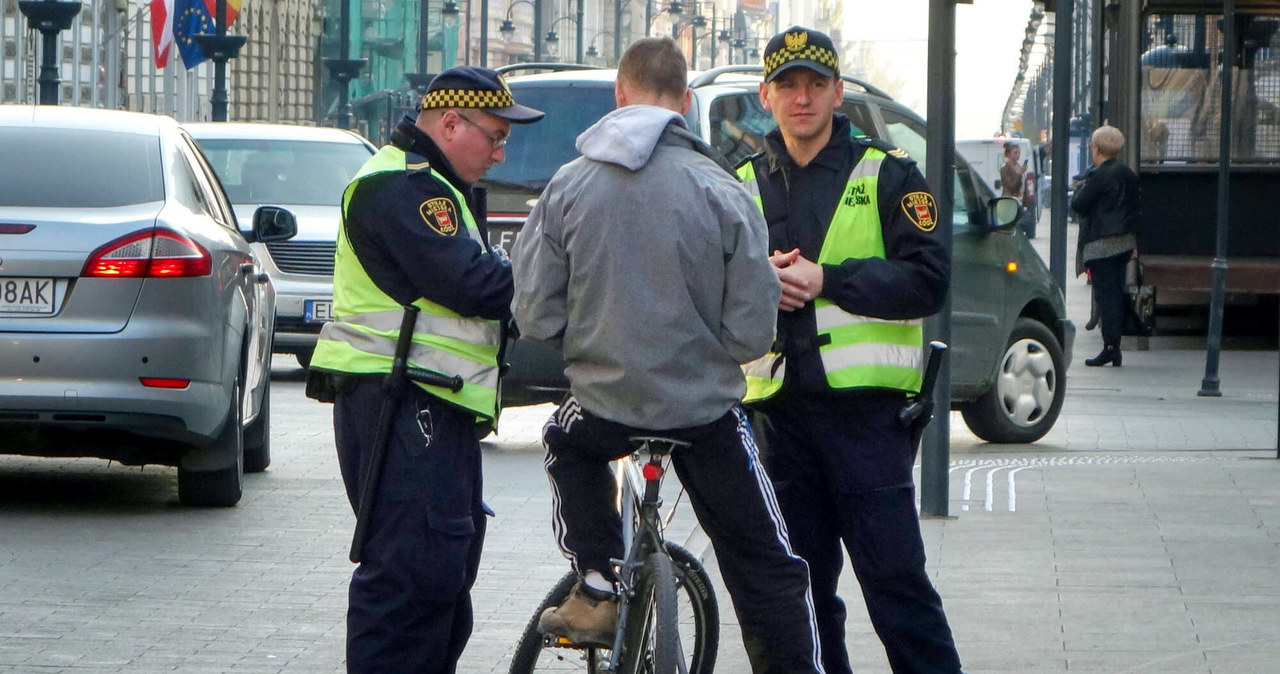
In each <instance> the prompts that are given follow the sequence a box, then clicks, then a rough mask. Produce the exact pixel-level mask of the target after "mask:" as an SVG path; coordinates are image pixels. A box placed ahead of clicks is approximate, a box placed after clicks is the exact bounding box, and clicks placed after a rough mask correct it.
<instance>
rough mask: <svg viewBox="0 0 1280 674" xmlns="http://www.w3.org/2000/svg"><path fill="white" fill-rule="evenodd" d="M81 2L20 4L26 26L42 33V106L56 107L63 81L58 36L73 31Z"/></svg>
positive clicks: (34, 0) (33, 0)
mask: <svg viewBox="0 0 1280 674" xmlns="http://www.w3.org/2000/svg"><path fill="white" fill-rule="evenodd" d="M80 7H81V4H80V2H78V1H77V2H54V1H53V0H20V1H19V2H18V10H19V11H21V12H22V14H23V15H25V16H26V17H27V26H28V27H30V28H31V29H32V30H38V31H40V51H41V58H40V75H39V77H37V78H36V81H37V82H39V83H40V105H57V104H58V89H59V85H61V84H62V79H61V78H60V77H59V76H58V62H59V60H60V59H59V58H58V33H60V32H62V31H64V30H67V29H68V28H70V27H71V20H72V19H73V18H74V17H75V15H76V14H79V13H80Z"/></svg>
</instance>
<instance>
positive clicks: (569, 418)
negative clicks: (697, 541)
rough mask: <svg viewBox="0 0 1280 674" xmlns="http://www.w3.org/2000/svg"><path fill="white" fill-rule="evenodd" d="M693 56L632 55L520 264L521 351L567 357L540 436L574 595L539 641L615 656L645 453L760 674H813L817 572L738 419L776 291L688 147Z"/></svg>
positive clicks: (655, 45)
mask: <svg viewBox="0 0 1280 674" xmlns="http://www.w3.org/2000/svg"><path fill="white" fill-rule="evenodd" d="M687 81H688V69H687V65H686V62H685V59H684V55H683V54H682V53H681V52H680V48H679V46H678V45H677V44H676V43H675V41H674V40H672V39H671V38H667V37H663V38H645V39H642V40H639V41H637V42H635V43H633V44H632V45H631V46H630V47H628V48H627V51H626V53H624V54H623V56H622V60H621V62H620V63H619V64H618V76H617V83H616V84H615V86H614V94H615V97H616V98H617V103H618V108H617V109H616V110H614V111H613V112H611V113H609V114H608V115H605V116H604V118H602V119H601V120H600V121H599V122H597V123H596V124H595V125H593V126H592V127H591V128H589V129H587V130H586V131H584V132H583V133H582V135H580V136H578V140H577V147H578V150H579V151H580V152H582V156H581V157H580V158H578V159H575V160H574V161H572V162H570V163H568V164H566V165H565V166H563V167H561V169H560V170H559V171H558V172H556V174H555V176H554V177H552V179H551V182H550V183H548V184H547V188H546V190H545V191H544V192H543V194H542V196H541V197H540V198H539V199H538V203H537V205H536V206H534V208H533V211H532V212H531V213H530V214H529V220H528V223H527V224H526V225H525V227H524V229H523V230H522V231H521V233H520V237H519V238H518V239H517V240H516V247H515V249H514V250H513V251H512V258H513V260H514V264H515V278H516V299H515V316H516V323H517V325H518V326H519V328H520V331H521V334H522V335H524V336H527V337H533V338H536V339H542V340H548V341H550V342H552V343H554V344H557V345H558V346H559V347H560V349H561V351H562V352H563V354H564V361H565V375H566V376H567V377H568V379H569V388H570V392H571V395H570V396H569V398H568V399H567V400H566V401H565V402H564V403H563V404H561V405H560V408H559V409H558V410H556V412H555V413H554V414H553V415H552V417H551V419H550V420H548V421H547V424H546V426H545V427H544V428H543V442H544V444H545V445H546V447H547V462H546V468H547V476H548V477H549V478H550V480H551V484H552V495H553V496H554V497H555V498H554V501H553V508H554V525H555V533H556V542H557V543H558V544H559V545H560V548H561V551H562V552H563V553H564V555H565V557H567V558H569V559H570V560H571V562H572V564H573V569H574V571H576V572H577V573H578V576H579V578H580V580H579V582H578V584H577V585H576V586H575V588H574V590H573V592H572V593H571V594H570V596H569V598H568V599H567V600H566V601H565V602H564V604H562V605H561V606H558V607H555V608H550V609H547V610H546V611H545V612H544V613H543V614H542V616H541V618H540V620H539V623H538V626H539V629H540V630H542V632H543V633H544V634H552V635H556V636H563V637H568V638H569V639H571V640H572V641H574V642H576V643H579V644H590V645H595V646H605V647H611V646H612V645H613V635H614V632H615V630H616V628H617V622H618V605H617V602H616V601H615V596H616V595H615V592H616V591H615V588H614V583H615V581H616V578H615V577H614V576H613V565H612V563H611V562H610V560H612V559H620V558H622V557H623V556H624V554H625V551H624V550H623V547H622V522H621V518H620V516H619V513H618V511H617V508H616V506H615V503H616V494H617V484H616V482H615V480H614V475H613V473H612V471H611V470H610V469H609V462H610V461H612V460H613V459H617V458H619V457H622V456H625V455H627V454H629V453H630V452H631V447H630V443H629V442H628V439H629V438H630V437H632V436H636V435H659V436H669V437H672V438H675V439H678V440H683V441H685V442H689V443H691V445H690V446H688V447H678V448H676V449H675V450H674V451H673V452H672V456H671V460H672V463H673V464H674V466H675V469H676V474H677V475H678V476H679V477H680V482H681V484H683V485H684V487H685V489H686V491H687V492H688V494H689V502H690V503H691V504H692V505H693V510H694V513H695V514H696V515H697V516H698V522H699V523H700V524H701V525H702V528H703V530H705V531H706V533H707V536H708V538H710V539H711V544H712V545H713V546H714V548H715V552H716V559H717V560H718V561H719V564H720V571H721V574H722V575H723V577H724V581H725V586H726V587H727V588H728V590H729V596H730V597H731V598H732V600H733V606H734V610H735V612H736V614H737V616H738V622H739V624H740V625H741V627H742V639H743V642H744V645H745V646H746V651H747V655H748V658H749V659H750V661H751V669H752V671H753V672H755V673H756V674H765V673H777V674H783V673H794V674H803V673H806V672H808V673H813V672H820V671H821V665H820V660H819V658H820V655H819V653H818V637H817V634H816V629H815V626H814V615H813V608H812V601H811V599H810V596H809V578H808V568H807V567H806V566H805V563H804V561H803V560H802V559H800V557H799V556H798V555H796V554H795V553H794V552H792V550H791V548H790V546H789V544H788V542H787V533H786V529H785V527H784V526H783V524H782V516H781V514H780V513H779V512H778V509H777V505H776V500H775V497H774V494H773V488H772V486H771V484H770V482H769V478H768V476H767V475H766V474H765V473H764V471H763V469H762V467H761V465H760V461H759V458H758V455H757V450H756V445H755V442H754V440H753V438H752V435H751V428H750V426H749V425H748V423H747V418H746V413H745V412H744V411H743V410H742V408H741V406H740V401H741V398H742V394H743V390H744V388H745V384H744V381H743V376H742V370H741V368H740V365H741V364H742V363H745V362H747V361H750V360H751V359H753V358H756V357H758V356H760V355H761V354H763V353H764V352H765V351H767V350H768V349H769V344H770V343H772V341H773V323H772V318H773V314H774V313H775V307H776V306H777V302H778V298H779V293H780V289H779V282H778V279H777V277H776V276H775V275H774V273H773V270H772V267H771V266H770V265H769V261H768V251H767V249H766V247H765V246H766V244H767V238H768V237H767V233H766V231H765V224H764V220H763V219H762V218H761V217H760V213H759V211H758V210H757V209H756V207H755V204H754V203H753V202H752V200H751V197H750V195H748V194H747V191H746V190H745V189H743V187H742V185H740V184H738V181H737V180H735V179H734V176H733V172H732V169H731V168H730V167H729V166H727V165H722V164H720V163H718V161H717V160H718V158H719V157H718V154H717V153H716V152H715V150H713V149H711V148H710V147H709V146H708V145H707V144H706V143H705V142H703V141H702V140H701V139H699V138H698V137H697V136H696V135H694V134H693V133H691V132H690V131H689V130H688V128H687V125H686V122H685V119H684V114H685V113H686V112H688V110H689V105H690V103H691V100H692V94H691V92H690V90H689V88H688V85H687Z"/></svg>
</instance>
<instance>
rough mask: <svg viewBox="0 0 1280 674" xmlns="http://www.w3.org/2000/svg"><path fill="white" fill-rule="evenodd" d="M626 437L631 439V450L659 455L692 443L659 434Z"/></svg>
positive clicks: (667, 453)
mask: <svg viewBox="0 0 1280 674" xmlns="http://www.w3.org/2000/svg"><path fill="white" fill-rule="evenodd" d="M627 439H628V440H630V441H631V449H632V450H633V451H637V452H640V451H647V452H649V453H650V454H656V455H659V456H664V455H669V454H671V452H672V451H674V450H675V449H676V448H677V447H688V446H689V445H691V444H693V443H689V442H685V441H684V440H677V439H675V438H665V437H662V436H660V435H633V436H631V437H630V438H627Z"/></svg>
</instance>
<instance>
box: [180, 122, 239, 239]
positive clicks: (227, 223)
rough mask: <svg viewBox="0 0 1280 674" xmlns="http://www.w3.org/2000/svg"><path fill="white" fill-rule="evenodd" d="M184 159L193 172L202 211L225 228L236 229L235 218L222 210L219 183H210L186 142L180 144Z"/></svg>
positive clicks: (183, 161)
mask: <svg viewBox="0 0 1280 674" xmlns="http://www.w3.org/2000/svg"><path fill="white" fill-rule="evenodd" d="M178 148H179V150H180V154H181V157H182V164H183V165H184V166H186V168H187V170H188V171H190V172H191V179H192V183H193V184H194V185H195V194H196V201H197V202H198V203H199V206H200V210H202V211H204V212H205V214H206V215H208V216H209V217H210V218H212V219H213V220H214V221H216V222H217V223H218V224H220V225H222V226H224V227H232V228H233V227H235V222H236V221H235V217H234V216H231V217H228V214H227V211H226V210H224V209H223V208H222V204H221V203H219V200H218V198H217V196H216V193H217V191H218V187H217V183H211V182H210V176H209V174H208V172H207V171H206V170H205V168H204V167H203V166H201V162H200V160H199V158H198V156H197V153H196V152H195V151H194V150H193V148H192V147H191V146H190V145H188V144H187V143H186V142H185V139H184V141H183V142H180V143H179V144H178Z"/></svg>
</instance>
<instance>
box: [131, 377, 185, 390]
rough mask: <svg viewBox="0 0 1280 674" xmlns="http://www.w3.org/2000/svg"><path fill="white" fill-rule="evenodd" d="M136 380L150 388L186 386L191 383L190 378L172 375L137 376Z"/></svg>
mask: <svg viewBox="0 0 1280 674" xmlns="http://www.w3.org/2000/svg"><path fill="white" fill-rule="evenodd" d="M138 381H141V382H142V385H143V386H149V387H151V388H186V387H187V386H189V385H190V384H191V380H190V379H174V378H172V377H138Z"/></svg>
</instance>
